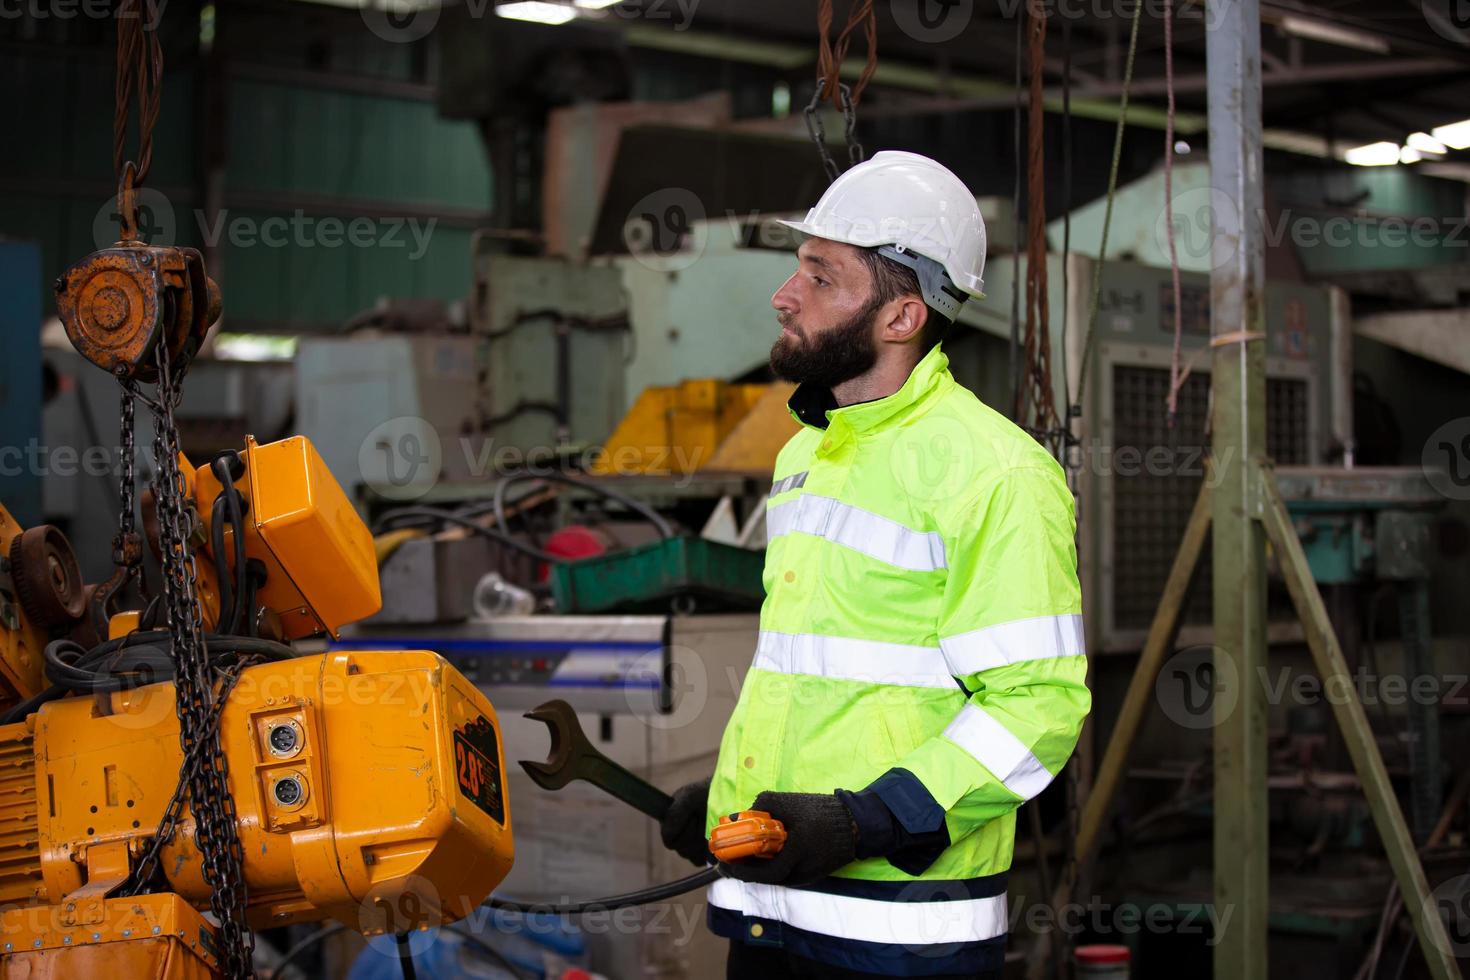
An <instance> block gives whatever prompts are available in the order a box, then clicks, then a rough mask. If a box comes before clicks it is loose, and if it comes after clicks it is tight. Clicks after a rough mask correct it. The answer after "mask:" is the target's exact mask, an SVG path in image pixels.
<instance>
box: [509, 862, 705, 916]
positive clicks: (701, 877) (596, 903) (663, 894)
mask: <svg viewBox="0 0 1470 980" xmlns="http://www.w3.org/2000/svg"><path fill="white" fill-rule="evenodd" d="M719 877H720V869H719V868H705V869H704V870H703V871H696V872H695V873H694V874H692V875H690V876H689V877H687V878H679V879H677V880H675V881H666V882H664V883H663V884H661V885H652V886H650V887H648V888H641V889H639V890H638V891H636V892H627V893H625V894H623V895H610V896H608V897H607V898H594V899H591V900H589V901H586V902H572V903H569V904H565V905H536V904H532V903H530V902H513V901H511V900H510V899H505V898H496V897H494V896H493V895H492V896H491V897H490V898H487V899H486V900H485V903H484V904H485V905H488V906H489V907H490V908H492V909H499V910H501V911H503V912H516V913H519V914H521V915H585V914H587V913H588V912H610V911H612V910H613V909H621V908H627V907H628V906H630V905H651V904H652V903H654V902H662V901H664V900H665V899H669V898H673V897H675V896H676V895H683V894H685V893H686V892H692V891H694V889H696V888H703V887H704V886H705V885H708V884H710V883H711V882H713V881H714V880H715V879H717V878H719Z"/></svg>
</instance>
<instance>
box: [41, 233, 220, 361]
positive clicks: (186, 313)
mask: <svg viewBox="0 0 1470 980" xmlns="http://www.w3.org/2000/svg"><path fill="white" fill-rule="evenodd" d="M55 288H56V309H57V313H58V315H60V317H61V322H62V323H64V324H65V325H66V335H67V337H68V338H70V340H71V342H72V346H74V347H75V348H76V349H77V351H78V352H80V353H81V355H82V356H83V357H85V358H86V359H87V360H89V361H91V362H92V363H93V364H96V365H97V366H98V367H100V368H102V369H103V370H104V371H107V372H108V373H109V374H112V375H113V376H114V377H116V378H118V379H120V380H125V381H141V382H145V383H151V382H154V381H156V380H157V379H158V365H157V360H158V358H157V349H158V346H159V345H160V344H164V345H166V346H167V348H168V353H169V361H170V362H171V363H172V364H174V365H175V368H176V370H177V371H179V372H182V370H183V368H184V367H185V366H186V365H187V364H188V362H189V361H190V360H191V359H192V358H193V357H194V354H195V353H196V352H197V351H198V350H199V346H200V345H201V344H202V343H203V342H204V335H205V334H206V333H208V332H209V328H210V327H211V326H213V325H214V322H215V321H216V320H218V319H219V315H220V296H219V288H218V287H217V286H216V285H215V284H214V280H212V279H210V278H209V276H208V275H206V274H205V271H204V258H203V256H201V255H200V254H199V252H198V251H197V250H196V249H192V248H177V247H173V246H165V245H145V244H143V243H141V242H133V241H124V242H118V243H117V244H116V245H114V246H112V247H111V248H104V249H102V250H101V251H98V252H93V253H92V254H91V255H89V256H87V257H86V258H84V259H82V260H81V261H80V262H78V263H77V264H76V265H74V266H72V267H71V268H70V269H68V270H66V272H65V273H63V274H62V276H61V278H59V279H57V280H56V287H55Z"/></svg>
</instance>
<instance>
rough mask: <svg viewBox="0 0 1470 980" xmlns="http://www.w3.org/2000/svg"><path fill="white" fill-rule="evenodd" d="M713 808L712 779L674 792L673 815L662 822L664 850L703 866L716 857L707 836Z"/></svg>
mask: <svg viewBox="0 0 1470 980" xmlns="http://www.w3.org/2000/svg"><path fill="white" fill-rule="evenodd" d="M708 806H709V780H708V779H701V780H700V781H699V782H697V783H690V784H689V785H688V786H681V787H679V788H678V789H677V790H675V791H674V802H673V804H672V805H671V806H670V807H669V812H668V813H665V814H664V817H663V819H662V820H660V821H659V822H658V832H659V835H660V836H661V837H663V840H664V847H667V848H668V849H669V850H671V851H673V852H674V853H675V854H677V855H679V856H680V857H681V858H684V859H685V860H688V861H692V862H694V863H695V864H696V865H698V866H699V867H701V868H702V867H704V866H705V865H706V864H709V863H710V861H712V860H714V858H713V857H712V856H711V855H710V852H709V839H708V838H707V837H705V836H704V812H705V809H706V808H707V807H708Z"/></svg>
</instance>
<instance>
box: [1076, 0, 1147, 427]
mask: <svg viewBox="0 0 1470 980" xmlns="http://www.w3.org/2000/svg"><path fill="white" fill-rule="evenodd" d="M1142 14H1143V4H1142V3H1135V4H1134V5H1133V26H1132V27H1131V28H1130V29H1129V33H1128V58H1127V60H1126V61H1125V62H1124V66H1123V93H1122V97H1121V99H1120V100H1119V103H1118V126H1117V128H1116V129H1115V130H1114V131H1113V160H1112V163H1111V165H1110V166H1109V167H1108V197H1107V205H1106V207H1105V208H1104V209H1103V226H1102V240H1101V242H1100V243H1099V245H1098V249H1097V265H1096V267H1095V268H1094V269H1093V270H1092V299H1091V301H1090V302H1089V303H1088V309H1087V336H1086V338H1085V339H1084V340H1083V343H1082V363H1081V365H1079V369H1078V372H1077V406H1078V407H1079V408H1080V407H1081V406H1082V405H1083V404H1084V403H1085V399H1084V396H1085V395H1086V392H1087V373H1088V370H1089V369H1090V367H1091V365H1092V348H1093V342H1094V339H1095V338H1094V334H1095V330H1094V327H1096V325H1097V308H1098V300H1099V298H1100V296H1101V289H1102V271H1103V267H1104V266H1105V265H1106V264H1107V254H1108V228H1109V226H1110V225H1111V224H1112V221H1113V197H1114V195H1115V194H1116V193H1117V190H1118V161H1119V160H1120V159H1121V158H1122V156H1123V131H1124V129H1126V128H1127V126H1128V89H1129V88H1130V87H1131V86H1132V84H1133V61H1134V58H1135V56H1136V55H1137V54H1138V24H1139V21H1140V20H1141V19H1142ZM1068 416H1069V420H1068V425H1069V426H1070V424H1071V422H1070V416H1071V412H1070V411H1069V412H1068Z"/></svg>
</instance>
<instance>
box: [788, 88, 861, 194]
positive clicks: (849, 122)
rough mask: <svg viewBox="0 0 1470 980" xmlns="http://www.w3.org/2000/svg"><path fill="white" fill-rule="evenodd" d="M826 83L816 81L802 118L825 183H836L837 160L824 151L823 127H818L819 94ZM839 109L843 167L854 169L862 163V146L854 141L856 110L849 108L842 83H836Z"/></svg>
mask: <svg viewBox="0 0 1470 980" xmlns="http://www.w3.org/2000/svg"><path fill="white" fill-rule="evenodd" d="M826 87H827V80H826V79H824V78H819V79H817V88H816V91H814V92H813V93H812V100H811V101H810V102H808V103H807V107H806V108H805V109H803V110H802V115H803V116H805V117H806V131H807V135H808V136H810V137H811V138H812V142H813V143H814V144H816V147H817V153H818V155H820V156H821V158H822V169H823V170H825V171H827V179H828V180H836V179H837V175H838V174H840V173H841V172H842V170H841V169H840V168H839V167H838V166H837V161H836V160H833V159H832V153H831V151H830V150H828V149H827V127H826V126H824V125H822V111H821V105H822V101H823V95H824V93H825V92H826ZM837 90H838V97H839V103H838V104H839V106H840V107H841V109H842V135H843V139H844V141H845V142H846V143H847V165H848V166H849V167H855V166H857V165H858V164H860V163H862V162H863V157H864V155H865V154H864V152H863V144H861V143H859V142H858V140H857V110H855V109H854V108H853V102H852V89H851V88H850V87H848V84H847V83H846V82H839V83H838V84H837Z"/></svg>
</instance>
